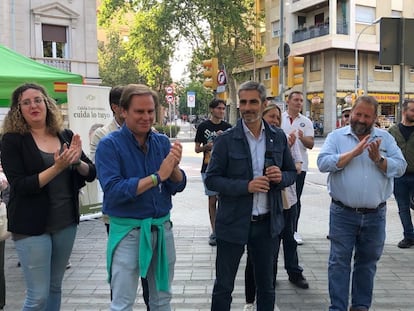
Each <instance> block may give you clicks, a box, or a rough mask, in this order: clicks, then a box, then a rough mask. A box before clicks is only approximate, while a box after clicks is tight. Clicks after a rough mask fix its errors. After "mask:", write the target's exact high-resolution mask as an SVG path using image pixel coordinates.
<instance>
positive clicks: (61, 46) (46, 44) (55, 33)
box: [42, 24, 68, 58]
mask: <svg viewBox="0 0 414 311" xmlns="http://www.w3.org/2000/svg"><path fill="white" fill-rule="evenodd" d="M42 42H43V57H53V58H67V54H68V53H67V35H66V27H64V26H57V25H47V24H43V25H42Z"/></svg>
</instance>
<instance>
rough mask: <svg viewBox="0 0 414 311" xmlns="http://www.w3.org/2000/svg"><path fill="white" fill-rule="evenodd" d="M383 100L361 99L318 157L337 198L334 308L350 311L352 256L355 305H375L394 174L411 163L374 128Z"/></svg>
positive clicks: (332, 224)
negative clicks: (373, 298) (375, 281)
mask: <svg viewBox="0 0 414 311" xmlns="http://www.w3.org/2000/svg"><path fill="white" fill-rule="evenodd" d="M377 110H378V102H377V101H376V100H375V98H373V97H371V96H362V97H359V98H358V99H357V100H356V102H355V105H354V107H353V108H352V111H351V121H350V125H349V126H345V127H343V128H340V129H337V130H335V131H333V132H332V133H330V134H329V135H328V137H327V138H326V141H325V143H324V145H323V147H322V150H321V152H320V154H319V156H318V161H317V163H318V168H319V170H320V171H321V172H329V176H328V191H329V195H330V196H331V197H332V203H331V206H330V219H329V238H330V241H331V250H330V255H329V268H328V280H329V295H330V299H331V305H330V307H329V310H330V311H347V310H348V297H349V283H350V277H351V258H352V253H353V251H355V255H354V266H353V271H352V288H351V295H352V306H351V309H350V311H367V310H368V309H369V308H370V306H371V301H372V292H373V287H374V277H375V272H376V265H377V262H378V260H379V258H380V257H381V254H382V251H383V248H384V241H385V216H386V202H385V201H386V200H387V199H388V198H389V197H390V195H391V193H392V190H393V180H394V177H399V176H401V175H402V174H403V173H404V171H405V168H406V166H407V163H406V161H405V160H404V157H403V155H402V153H401V150H400V149H399V148H398V146H397V144H396V142H395V140H394V138H393V137H392V136H391V135H390V134H389V133H388V132H387V131H385V130H382V129H379V128H375V127H374V123H375V120H376V118H377Z"/></svg>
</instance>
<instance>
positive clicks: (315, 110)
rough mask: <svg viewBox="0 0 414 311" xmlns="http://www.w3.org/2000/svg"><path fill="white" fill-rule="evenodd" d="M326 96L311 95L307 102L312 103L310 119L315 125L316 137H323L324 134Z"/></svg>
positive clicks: (308, 96) (320, 94) (321, 94)
mask: <svg viewBox="0 0 414 311" xmlns="http://www.w3.org/2000/svg"><path fill="white" fill-rule="evenodd" d="M323 98H324V94H323V93H310V94H308V95H307V100H308V102H309V103H310V114H309V116H308V117H309V119H311V121H312V123H313V129H314V131H315V136H323V132H324V120H325V115H324V110H325V109H324V108H325V107H324V101H323Z"/></svg>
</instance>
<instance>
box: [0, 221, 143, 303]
mask: <svg viewBox="0 0 414 311" xmlns="http://www.w3.org/2000/svg"><path fill="white" fill-rule="evenodd" d="M105 227H106V233H107V234H109V224H105ZM141 286H142V296H143V298H144V302H145V305H146V306H147V311H150V307H149V289H148V280H147V279H146V278H141ZM0 289H1V288H0ZM111 301H112V290H111Z"/></svg>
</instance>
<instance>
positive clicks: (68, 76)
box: [0, 45, 83, 107]
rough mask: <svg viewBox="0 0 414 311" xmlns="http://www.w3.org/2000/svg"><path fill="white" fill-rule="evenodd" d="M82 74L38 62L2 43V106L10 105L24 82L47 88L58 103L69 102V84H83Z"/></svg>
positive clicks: (0, 54)
mask: <svg viewBox="0 0 414 311" xmlns="http://www.w3.org/2000/svg"><path fill="white" fill-rule="evenodd" d="M82 82H83V78H82V76H81V75H78V74H74V73H70V72H66V71H63V70H59V69H56V68H54V67H51V66H47V65H44V64H41V63H38V62H36V61H34V60H32V59H30V58H28V57H25V56H23V55H21V54H19V53H16V52H14V51H12V50H10V49H8V48H6V47H5V46H3V45H0V107H9V106H10V98H11V94H12V93H13V91H14V89H15V88H16V87H18V86H19V85H21V84H24V83H37V84H40V85H42V86H43V87H45V88H46V90H47V92H48V93H49V95H50V96H51V97H52V98H54V99H55V100H56V102H57V103H58V104H63V103H66V102H67V92H66V91H67V84H68V83H73V84H82Z"/></svg>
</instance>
